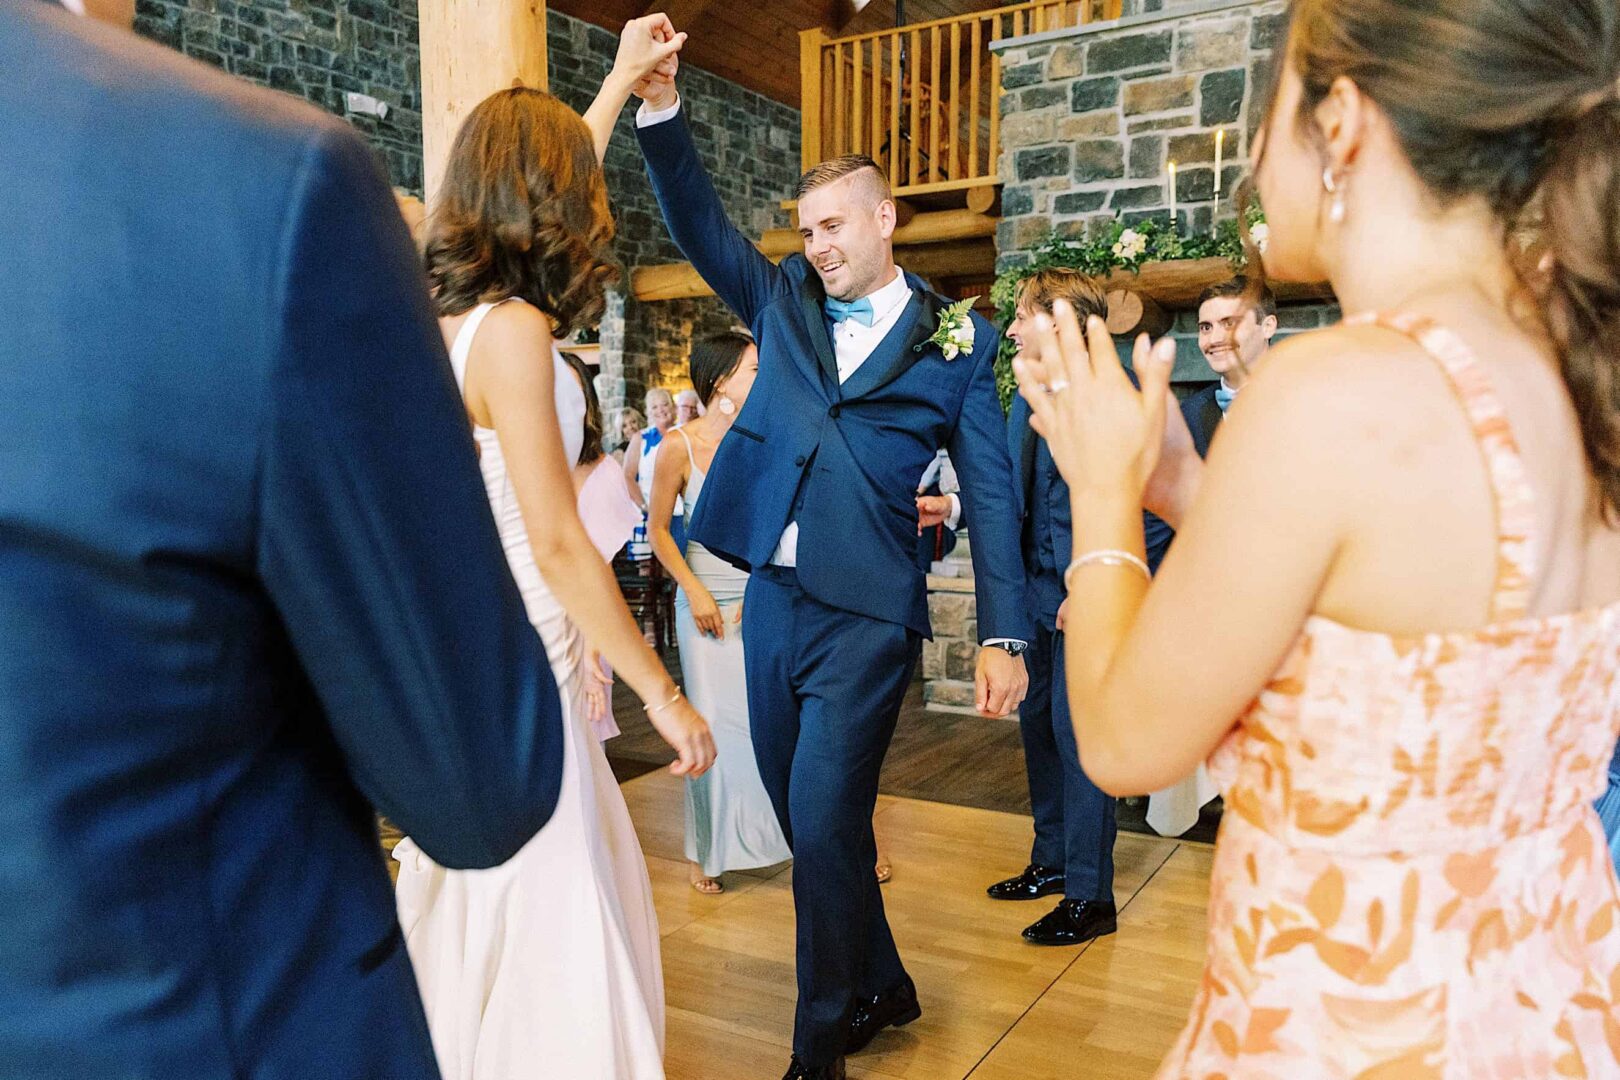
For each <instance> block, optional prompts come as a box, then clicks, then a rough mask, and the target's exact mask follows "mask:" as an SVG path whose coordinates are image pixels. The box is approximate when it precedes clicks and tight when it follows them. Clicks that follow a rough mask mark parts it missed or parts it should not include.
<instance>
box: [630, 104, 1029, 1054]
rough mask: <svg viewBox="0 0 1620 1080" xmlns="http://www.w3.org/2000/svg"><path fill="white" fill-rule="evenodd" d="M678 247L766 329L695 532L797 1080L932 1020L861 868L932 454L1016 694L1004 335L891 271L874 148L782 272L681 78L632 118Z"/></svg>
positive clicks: (913, 586) (1019, 631)
mask: <svg viewBox="0 0 1620 1080" xmlns="http://www.w3.org/2000/svg"><path fill="white" fill-rule="evenodd" d="M637 125H638V133H639V136H640V141H641V146H642V151H643V153H644V154H645V156H646V160H647V169H648V172H649V174H650V175H651V177H652V183H653V190H654V192H655V193H656V195H657V197H658V201H659V204H660V206H661V207H662V209H663V212H664V219H665V221H666V222H667V223H668V225H669V229H670V232H671V233H672V234H673V236H674V238H675V241H676V243H677V244H679V245H680V248H681V250H682V251H683V252H684V253H685V254H686V256H687V258H689V259H691V261H692V263H693V265H694V266H696V268H697V269H698V271H699V272H700V273H701V274H702V275H703V278H704V280H705V281H707V282H708V283H709V284H710V285H711V286H712V287H713V288H714V290H715V292H716V293H718V294H719V296H720V298H721V299H722V300H724V301H725V302H726V304H727V305H729V306H730V307H731V309H732V310H733V311H734V312H736V314H737V315H738V317H739V318H741V319H742V321H743V322H744V323H746V324H747V325H748V327H749V329H750V330H751V331H752V332H753V334H754V336H755V338H756V339H757V340H758V341H759V353H760V372H759V381H758V382H756V383H755V384H754V389H753V391H752V392H751V393H750V394H749V396H748V404H747V405H746V406H744V408H743V411H742V412H741V413H740V414H739V415H738V417H737V420H736V423H735V424H734V425H733V426H732V428H731V431H730V433H729V434H728V435H727V436H726V438H725V441H724V442H723V443H722V444H721V446H720V449H719V452H718V453H717V454H716V456H715V460H714V465H713V468H712V469H711V471H710V473H709V479H708V490H709V491H712V492H714V493H715V494H714V497H706V498H704V499H703V500H702V502H701V503H700V504H699V507H698V510H697V514H696V516H695V518H694V519H693V521H692V522H691V523H690V529H691V535H692V537H693V538H694V539H696V540H698V541H700V542H701V543H702V544H703V545H704V546H705V547H707V548H709V549H710V550H711V551H715V552H717V553H720V554H723V555H725V556H727V557H728V558H730V559H731V560H733V561H734V562H736V563H737V564H739V565H741V566H744V567H747V568H748V569H750V570H751V571H752V573H753V578H752V580H751V582H750V584H749V587H748V594H747V597H746V602H745V604H744V606H743V635H744V638H745V640H746V641H747V642H748V650H747V663H748V704H749V711H750V715H751V717H752V725H753V735H754V748H755V753H756V756H757V757H758V759H759V765H760V772H761V775H762V776H763V778H764V781H765V786H766V789H767V791H768V792H769V793H770V796H771V799H772V802H773V804H774V805H775V808H776V813H777V816H778V818H779V819H780V820H781V823H782V827H783V830H784V831H785V832H786V834H787V837H788V840H789V843H790V844H791V845H792V848H793V854H794V868H793V895H794V906H795V910H796V912H797V916H798V919H797V922H798V979H799V1004H798V1010H797V1014H796V1017H795V1023H794V1035H793V1049H794V1059H793V1062H792V1064H791V1065H790V1067H789V1070H788V1073H787V1075H788V1076H789V1077H816V1078H822V1077H834V1076H842V1075H843V1057H842V1055H844V1054H845V1053H853V1052H855V1051H858V1050H860V1049H861V1048H863V1047H864V1046H865V1045H866V1044H867V1043H868V1042H869V1041H870V1040H871V1038H872V1037H873V1036H874V1035H875V1034H876V1033H877V1032H878V1031H879V1030H880V1029H881V1028H883V1027H886V1026H889V1025H899V1024H904V1023H908V1022H910V1021H911V1020H913V1019H915V1018H916V1017H917V1016H918V1015H920V1013H921V1010H920V1007H919V1006H918V1003H917V997H916V990H915V987H914V986H913V985H912V982H911V979H910V978H909V977H908V976H907V975H906V971H905V968H904V967H903V966H902V964H901V962H900V956H899V953H898V952H897V951H896V949H895V944H894V939H893V937H892V936H891V934H890V932H889V926H888V922H887V920H886V919H885V918H884V914H883V900H882V897H881V896H880V895H879V891H878V885H877V882H876V880H875V878H874V876H873V874H872V864H873V860H874V858H875V848H874V845H873V839H872V824H871V817H872V810H873V806H874V804H875V801H876V798H877V786H878V772H879V769H880V767H881V766H882V763H883V755H884V753H885V752H886V750H887V749H888V744H889V739H890V737H891V736H892V734H893V732H894V726H895V721H896V719H897V717H898V713H899V708H900V703H901V700H902V698H903V697H904V696H905V693H906V688H907V687H908V686H909V685H910V683H911V678H912V672H913V670H914V668H915V665H916V661H917V657H918V655H919V652H920V648H921V640H922V638H923V637H924V636H926V635H927V634H928V633H929V623H928V603H927V588H926V577H925V573H924V569H923V567H922V565H921V562H920V559H919V557H918V543H917V508H916V504H915V498H916V487H917V480H918V477H920V476H922V475H923V471H924V469H925V468H926V467H927V465H928V464H929V462H930V461H931V460H932V459H933V458H934V456H935V454H936V452H937V451H938V450H939V448H940V447H947V448H948V449H949V450H950V455H951V460H952V462H953V463H954V464H955V466H956V470H957V473H958V474H959V475H960V477H961V479H962V485H963V487H964V488H965V489H966V490H967V492H968V495H967V502H968V509H969V511H970V512H971V513H972V516H973V521H974V533H973V560H974V569H975V572H976V575H977V585H978V620H979V633H980V636H981V640H982V641H983V643H984V648H982V649H981V650H980V653H979V661H978V678H977V684H978V704H979V707H980V709H981V710H982V711H983V712H985V713H986V714H990V715H1007V714H1008V713H1009V712H1010V711H1011V710H1012V709H1013V708H1015V707H1016V706H1017V704H1018V702H1019V701H1020V700H1021V699H1022V697H1023V694H1024V689H1025V686H1026V681H1027V680H1026V676H1025V673H1024V664H1023V660H1022V659H1021V653H1022V651H1023V649H1024V647H1025V643H1026V642H1027V641H1028V640H1029V633H1030V631H1029V626H1028V622H1027V617H1026V614H1025V611H1024V604H1023V600H1024V581H1023V567H1022V565H1021V563H1020V560H1019V557H1018V521H1017V515H1016V509H1015V507H1014V505H1013V478H1012V463H1011V461H1010V459H1009V458H1008V456H1007V449H1006V427H1005V423H1004V420H1003V418H1002V413H1001V406H1000V404H999V402H998V401H997V399H996V392H995V379H994V374H993V371H992V364H993V362H994V360H995V355H996V334H995V332H994V330H993V329H992V328H991V327H990V325H989V324H988V323H987V322H985V321H984V320H983V319H982V318H980V317H979V316H978V315H976V314H969V315H965V316H963V317H962V318H963V322H962V327H963V328H964V329H963V331H962V334H963V336H966V334H967V329H966V328H970V329H971V336H972V342H971V344H970V345H968V347H967V348H965V349H963V350H962V351H961V352H960V354H958V355H948V353H954V352H955V350H946V351H942V350H941V348H939V347H938V346H935V345H933V344H930V342H929V339H930V338H931V337H932V336H933V335H934V334H935V331H936V328H937V327H938V326H939V325H940V322H941V314H942V311H943V309H944V307H945V306H946V302H945V301H943V300H942V299H941V298H940V297H938V296H936V295H934V294H933V293H932V292H930V291H929V290H928V289H927V287H926V286H925V285H924V284H923V283H922V282H921V281H920V280H918V279H917V278H915V277H912V276H910V275H907V274H904V273H902V272H901V271H900V270H899V269H898V268H897V267H896V266H895V264H894V254H893V245H892V236H893V232H894V225H895V207H894V203H893V201H892V200H891V199H890V198H889V193H888V183H887V181H886V179H885V178H884V176H883V174H882V173H881V171H879V169H878V168H877V166H876V165H875V164H874V163H873V162H872V161H871V159H870V158H864V157H850V158H841V159H837V160H835V161H831V162H826V163H824V164H822V165H819V166H817V167H816V168H814V169H811V170H810V171H809V172H808V173H806V174H805V176H804V177H803V178H802V179H801V181H800V183H799V186H798V191H797V193H796V195H797V198H798V215H799V231H800V233H801V234H802V235H803V237H804V254H803V255H797V254H795V255H792V256H789V257H788V258H787V259H786V260H784V261H783V262H782V264H781V265H780V266H776V265H773V264H772V263H771V262H770V260H768V259H766V258H765V257H764V256H763V255H761V254H760V253H759V252H758V251H757V250H756V249H755V248H754V246H753V244H751V243H749V241H748V240H747V238H745V237H744V236H743V235H742V234H741V233H739V232H738V231H737V229H736V228H734V227H733V226H732V224H731V223H730V222H729V221H728V220H727V219H726V215H725V211H724V208H723V207H722V206H721V203H720V200H719V198H718V197H717V195H716V194H715V191H714V188H713V186H712V185H711V183H710V181H709V178H708V176H707V174H706V173H705V172H704V169H703V166H702V163H701V162H700V160H699V157H698V152H697V148H696V146H694V145H693V142H692V136H691V132H690V130H689V128H688V126H687V123H686V119H685V117H684V116H683V115H682V112H681V104H680V101H679V99H678V97H677V96H676V94H675V92H674V88H673V86H672V85H664V86H662V87H658V88H656V89H655V91H654V92H653V93H652V94H651V95H650V96H649V98H648V100H647V101H646V103H645V104H644V105H643V106H642V111H641V114H640V115H639V117H638V120H637Z"/></svg>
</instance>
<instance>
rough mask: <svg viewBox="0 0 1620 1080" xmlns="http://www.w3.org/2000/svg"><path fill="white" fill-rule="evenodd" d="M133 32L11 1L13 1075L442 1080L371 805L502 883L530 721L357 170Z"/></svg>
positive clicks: (0, 123)
mask: <svg viewBox="0 0 1620 1080" xmlns="http://www.w3.org/2000/svg"><path fill="white" fill-rule="evenodd" d="M76 6H79V7H85V5H83V4H79V5H76ZM89 7H90V8H91V9H93V10H94V11H96V12H98V13H99V11H100V10H101V9H104V8H107V7H117V5H116V4H110V5H109V4H104V3H100V2H95V3H92V4H90V5H89ZM130 10H131V9H130V7H129V6H128V5H127V4H126V5H124V6H123V15H122V19H123V22H124V26H125V27H126V29H114V28H111V27H107V26H100V25H96V24H94V23H89V22H86V21H84V20H80V19H76V18H75V17H74V16H72V15H70V14H68V13H67V12H66V11H64V10H62V9H61V8H59V7H57V6H55V5H52V4H48V3H43V2H40V0H0V147H4V148H5V149H4V151H3V152H0V192H4V193H5V195H4V199H5V213H3V214H0V276H3V277H4V279H5V281H6V287H5V289H4V290H0V628H3V630H0V928H3V929H0V1077H5V1078H7V1080H10V1078H18V1080H22V1078H27V1080H114V1078H116V1080H171V1078H175V1077H184V1078H185V1080H314V1078H317V1077H319V1078H327V1077H330V1078H333V1080H337V1078H342V1080H384V1078H386V1080H437V1077H438V1076H439V1070H438V1066H437V1064H436V1062H435V1061H434V1056H433V1046H432V1043H431V1041H430V1039H429V1036H428V1029H427V1021H426V1017H425V1016H424V1015H423V1011H422V1006H421V1003H420V1000H419V998H418V996H417V989H416V980H415V977H414V975H413V973H412V970H411V964H410V960H409V957H408V955H407V953H406V950H405V947H404V942H403V939H402V938H401V935H400V931H399V924H398V922H397V920H396V917H395V914H394V896H393V889H392V887H391V886H390V884H389V880H388V873H387V871H386V869H385V868H384V865H383V859H382V852H381V848H380V845H379V844H378V841H377V829H376V818H375V811H374V810H373V807H376V808H377V809H380V810H382V811H383V812H385V813H386V814H387V815H388V816H389V817H390V818H392V819H393V820H394V821H395V822H397V823H398V824H399V825H400V826H401V827H403V828H404V829H405V830H406V831H408V832H409V833H410V835H411V836H412V837H413V838H415V839H416V841H417V842H418V843H419V844H420V845H421V847H422V849H423V850H424V851H426V852H427V853H428V854H429V855H431V856H432V857H433V858H434V859H436V860H438V861H439V862H440V863H443V864H445V865H447V866H454V867H458V868H471V867H487V866H493V865H496V864H498V863H500V862H502V861H504V860H505V859H507V858H509V857H510V856H511V855H512V854H513V853H514V852H515V851H517V850H518V849H519V848H520V847H521V846H522V845H523V844H524V843H525V842H526V841H527V840H528V839H529V838H530V837H531V836H533V835H534V833H535V831H536V830H538V829H539V828H540V826H541V825H543V824H544V823H545V822H546V821H547V820H548V818H549V817H550V816H551V812H552V808H553V807H554V806H555V804H556V801H557V795H558V787H559V784H560V782H561V767H562V745H563V744H562V726H561V714H562V707H561V703H560V701H559V700H558V697H557V688H556V685H555V683H554V682H553V680H552V676H551V669H550V667H549V666H548V664H547V662H546V656H545V650H544V648H543V647H542V645H541V643H540V641H539V638H538V637H537V636H536V634H535V633H534V630H533V628H532V627H531V626H530V625H529V622H528V620H527V618H526V617H525V615H524V610H523V603H522V600H521V598H520V597H519V595H518V592H517V587H516V586H515V585H514V584H513V582H512V577H511V573H510V571H509V570H508V569H507V565H506V559H505V557H504V555H503V554H502V552H501V545H500V541H499V538H498V537H497V536H496V532H495V525H494V522H493V521H492V519H491V518H490V512H489V503H488V501H487V500H486V499H485V497H484V488H483V483H482V481H481V479H480V477H479V474H478V468H477V463H476V460H475V458H474V455H473V442H472V437H471V434H470V432H469V430H468V423H467V415H466V411H465V409H464V408H463V406H462V404H461V400H460V397H459V395H458V394H457V393H456V388H455V383H454V381H453V379H452V376H451V373H450V366H449V364H448V362H447V359H446V357H445V353H444V344H443V341H442V340H441V339H440V336H439V330H438V327H437V325H436V324H435V322H434V319H433V316H432V313H431V312H430V311H429V309H428V298H427V295H426V292H425V290H424V288H423V286H422V275H421V270H420V266H419V264H418V262H417V260H416V257H415V252H414V251H413V249H412V247H411V242H410V239H409V237H408V236H407V235H406V231H405V226H404V223H403V222H402V220H401V219H400V216H399V212H398V210H397V209H396V208H395V203H394V198H393V196H392V194H391V193H390V192H389V190H388V187H387V185H386V183H385V182H384V180H383V177H382V175H381V172H380V171H379V170H378V168H377V165H376V162H375V160H374V158H373V156H372V154H371V152H370V151H369V150H368V149H367V148H366V147H365V145H364V144H363V143H361V141H360V139H359V138H358V137H357V136H356V135H355V134H354V132H353V131H352V130H350V129H349V128H348V126H347V125H345V124H343V123H342V122H341V121H338V120H335V119H333V118H332V117H330V116H326V115H325V114H322V113H319V112H317V111H316V110H315V109H313V108H311V107H309V106H306V105H303V104H301V103H298V102H295V101H293V100H292V99H291V98H288V97H286V96H284V95H281V94H276V93H272V92H271V91H268V90H259V89H255V88H252V87H249V86H247V85H246V84H245V83H242V82H239V81H238V80H235V79H231V78H229V77H227V76H225V75H222V74H220V73H219V72H218V71H215V70H213V69H211V68H208V67H206V66H204V65H202V64H199V63H196V62H194V61H191V60H186V59H184V58H182V57H179V56H176V55H175V54H173V53H172V52H170V51H168V50H167V49H164V48H162V47H160V46H157V45H154V44H152V43H150V42H146V41H142V40H140V39H138V38H136V37H135V36H134V35H133V34H131V33H129V32H128V30H127V25H128V18H129V14H130Z"/></svg>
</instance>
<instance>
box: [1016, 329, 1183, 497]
mask: <svg viewBox="0 0 1620 1080" xmlns="http://www.w3.org/2000/svg"><path fill="white" fill-rule="evenodd" d="M1034 334H1035V336H1036V338H1037V339H1038V340H1039V342H1040V349H1039V351H1038V352H1037V355H1039V356H1040V357H1041V359H1040V360H1035V361H1028V360H1024V359H1022V358H1020V359H1016V360H1014V361H1013V372H1014V374H1016V375H1017V376H1018V390H1019V393H1021V394H1022V395H1023V396H1024V400H1025V401H1027V402H1029V407H1030V409H1031V410H1032V411H1033V413H1034V416H1033V418H1032V419H1031V421H1030V422H1031V424H1032V425H1033V426H1034V428H1035V430H1036V431H1037V432H1039V433H1040V434H1041V435H1042V436H1043V437H1045V439H1046V444H1047V446H1048V448H1050V450H1051V452H1052V459H1053V460H1054V461H1055V462H1057V466H1058V469H1059V471H1061V472H1062V473H1063V479H1064V480H1065V481H1066V482H1067V483H1068V485H1069V487H1070V489H1071V490H1072V491H1075V492H1077V493H1088V492H1106V493H1109V494H1116V493H1124V494H1126V495H1128V496H1129V497H1130V498H1131V499H1133V500H1135V501H1137V502H1140V501H1141V498H1142V495H1143V492H1144V491H1145V490H1146V489H1147V486H1148V481H1149V480H1150V479H1152V478H1153V475H1154V472H1155V470H1156V468H1157V466H1158V463H1159V456H1160V453H1161V452H1162V450H1163V447H1164V443H1165V433H1166V430H1167V429H1166V425H1165V411H1166V408H1167V404H1166V403H1167V402H1168V400H1169V398H1170V373H1171V370H1172V369H1173V368H1174V367H1175V359H1176V346H1175V342H1174V341H1171V340H1169V339H1168V338H1166V339H1161V340H1160V341H1159V342H1158V344H1156V345H1155V344H1151V343H1150V342H1149V340H1148V336H1147V335H1146V334H1143V335H1141V336H1140V337H1138V338H1137V339H1136V347H1135V350H1134V352H1133V354H1132V357H1133V361H1134V366H1135V368H1136V377H1137V379H1138V380H1139V381H1140V382H1141V384H1142V389H1141V391H1140V392H1138V391H1137V389H1136V388H1135V387H1134V386H1132V385H1131V380H1130V377H1129V376H1127V375H1126V374H1125V368H1124V367H1123V366H1122V365H1121V364H1120V361H1119V352H1118V350H1117V349H1115V348H1114V339H1113V337H1111V336H1110V335H1109V333H1108V327H1107V325H1106V324H1105V323H1104V322H1103V321H1102V320H1101V319H1099V318H1096V317H1095V316H1093V317H1092V318H1091V319H1088V320H1087V325H1086V327H1085V329H1084V330H1082V329H1081V327H1080V322H1079V320H1078V319H1077V318H1076V317H1075V312H1074V308H1073V307H1072V306H1071V305H1070V304H1069V303H1068V302H1067V301H1065V300H1058V301H1056V302H1055V303H1054V304H1053V317H1051V318H1048V317H1047V316H1045V315H1040V316H1037V317H1036V319H1035V328H1034Z"/></svg>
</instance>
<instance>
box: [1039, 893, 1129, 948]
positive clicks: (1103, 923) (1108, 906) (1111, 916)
mask: <svg viewBox="0 0 1620 1080" xmlns="http://www.w3.org/2000/svg"><path fill="white" fill-rule="evenodd" d="M1118 929H1119V920H1118V918H1117V916H1116V913H1115V911H1114V902H1113V901H1112V900H1065V901H1063V902H1062V903H1060V904H1059V905H1058V906H1057V907H1055V908H1053V909H1052V912H1051V914H1049V915H1047V916H1046V917H1045V918H1043V919H1041V920H1039V921H1038V922H1036V923H1035V924H1034V925H1032V926H1029V927H1026V928H1025V929H1024V940H1025V941H1030V942H1034V943H1035V944H1036V945H1080V944H1082V943H1084V942H1087V941H1090V940H1091V939H1092V938H1099V937H1102V936H1103V935H1104V934H1112V933H1113V932H1114V931H1115V930H1118Z"/></svg>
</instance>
